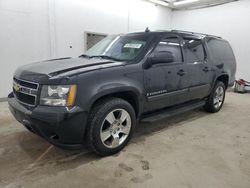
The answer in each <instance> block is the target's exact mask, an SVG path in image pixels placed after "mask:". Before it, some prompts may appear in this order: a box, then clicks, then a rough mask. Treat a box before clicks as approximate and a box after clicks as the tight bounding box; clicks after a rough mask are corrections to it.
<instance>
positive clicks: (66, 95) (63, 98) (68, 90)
mask: <svg viewBox="0 0 250 188" xmlns="http://www.w3.org/2000/svg"><path fill="white" fill-rule="evenodd" d="M75 96H76V85H50V86H49V85H44V86H43V87H42V91H41V97H40V104H41V105H48V106H73V105H74V101H75Z"/></svg>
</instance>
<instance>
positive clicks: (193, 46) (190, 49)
mask: <svg viewBox="0 0 250 188" xmlns="http://www.w3.org/2000/svg"><path fill="white" fill-rule="evenodd" d="M184 41H185V45H184V51H185V55H186V59H187V62H188V63H194V62H202V61H204V60H205V53H204V47H203V44H202V42H201V40H199V39H191V38H190V39H188V38H184Z"/></svg>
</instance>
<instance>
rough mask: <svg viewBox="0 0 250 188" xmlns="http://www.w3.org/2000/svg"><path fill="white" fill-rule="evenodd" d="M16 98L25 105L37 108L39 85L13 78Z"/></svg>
mask: <svg viewBox="0 0 250 188" xmlns="http://www.w3.org/2000/svg"><path fill="white" fill-rule="evenodd" d="M13 82H14V83H13V94H14V97H15V98H16V99H17V100H18V101H19V102H20V103H23V104H24V105H27V106H35V105H36V102H37V101H36V98H37V95H38V89H39V84H38V83H34V82H31V81H25V80H20V79H16V78H13Z"/></svg>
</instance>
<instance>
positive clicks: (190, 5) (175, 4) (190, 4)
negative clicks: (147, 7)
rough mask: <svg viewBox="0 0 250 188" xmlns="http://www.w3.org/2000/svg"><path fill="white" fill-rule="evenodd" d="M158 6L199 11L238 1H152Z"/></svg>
mask: <svg viewBox="0 0 250 188" xmlns="http://www.w3.org/2000/svg"><path fill="white" fill-rule="evenodd" d="M150 1H151V2H154V3H156V4H162V5H163V6H168V7H170V8H172V9H174V10H182V9H197V8H205V7H210V6H216V5H221V4H225V3H229V2H233V1H238V0H150Z"/></svg>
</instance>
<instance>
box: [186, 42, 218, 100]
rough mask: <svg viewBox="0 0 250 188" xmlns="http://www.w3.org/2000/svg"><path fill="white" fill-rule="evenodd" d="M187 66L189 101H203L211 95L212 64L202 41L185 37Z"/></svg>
mask: <svg viewBox="0 0 250 188" xmlns="http://www.w3.org/2000/svg"><path fill="white" fill-rule="evenodd" d="M183 49H184V56H185V66H186V69H187V73H188V84H189V96H188V100H193V99H201V98H204V97H206V96H208V95H209V91H210V88H211V85H212V80H213V73H212V64H211V63H210V62H209V61H208V59H207V55H206V51H205V48H204V43H203V41H202V40H201V39H197V38H191V37H186V38H185V37H184V46H183Z"/></svg>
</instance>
